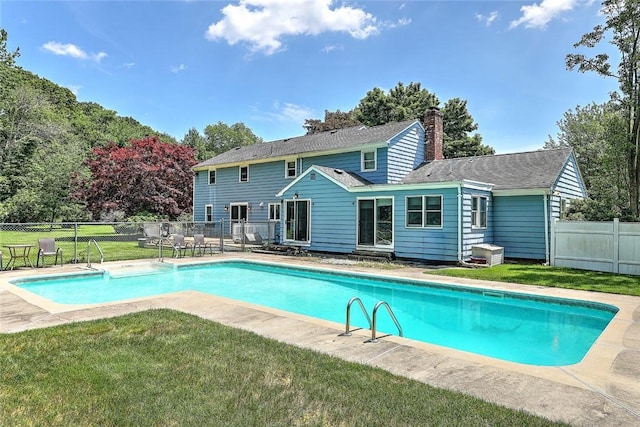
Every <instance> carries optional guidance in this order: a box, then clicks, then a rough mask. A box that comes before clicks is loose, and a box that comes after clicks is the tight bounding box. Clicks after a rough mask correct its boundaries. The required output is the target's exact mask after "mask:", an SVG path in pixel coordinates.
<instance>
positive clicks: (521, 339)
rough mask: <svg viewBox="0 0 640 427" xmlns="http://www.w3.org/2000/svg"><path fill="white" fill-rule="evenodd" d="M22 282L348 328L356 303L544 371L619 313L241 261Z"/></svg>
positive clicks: (66, 300)
mask: <svg viewBox="0 0 640 427" xmlns="http://www.w3.org/2000/svg"><path fill="white" fill-rule="evenodd" d="M13 283H14V284H15V285H17V286H20V287H21V288H24V289H26V290H28V291H30V292H33V293H35V294H37V295H40V296H43V297H45V298H47V299H50V300H52V301H55V302H58V303H62V304H92V303H104V302H111V301H120V300H125V299H130V298H138V297H143V296H151V295H159V294H164V293H169V292H177V291H182V290H197V291H202V292H206V293H209V294H213V295H218V296H223V297H227V298H232V299H236V300H241V301H246V302H250V303H255V304H259V305H263V306H268V307H273V308H277V309H281V310H286V311H289V312H294V313H299V314H304V315H307V316H312V317H316V318H321V319H325V320H330V321H334V322H339V323H342V324H344V322H345V312H346V305H347V302H348V301H349V300H350V299H351V298H352V297H354V296H357V297H359V298H360V299H361V300H362V302H363V303H364V306H365V307H366V309H367V311H368V312H369V315H371V310H372V309H373V307H374V305H375V304H376V303H377V302H378V301H386V302H387V303H388V304H389V306H390V307H391V308H392V310H393V312H394V314H395V316H396V318H397V319H398V321H399V323H400V325H401V326H402V329H403V332H404V336H405V337H407V338H411V339H415V340H419V341H424V342H428V343H432V344H437V345H441V346H445V347H451V348H455V349H458V350H463V351H468V352H473V353H477V354H482V355H486V356H491V357H495V358H499V359H503V360H509V361H513V362H519V363H526V364H532V365H540V366H561V365H569V364H573V363H577V362H579V361H580V360H581V359H582V358H583V357H584V355H585V354H586V353H587V351H588V350H589V348H590V347H591V346H592V345H593V343H594V342H595V340H596V339H597V338H598V336H599V335H600V333H601V332H602V331H603V330H604V328H605V327H606V326H607V324H608V323H609V321H610V320H611V319H612V318H613V316H614V315H615V313H616V312H617V311H618V309H617V308H616V307H613V306H609V305H605V304H599V303H593V302H586V301H576V300H567V299H558V298H546V297H540V296H534V295H526V294H518V293H509V292H496V291H495V290H482V289H474V288H466V287H458V286H455V287H452V286H446V285H439V284H433V283H424V282H410V281H404V280H401V279H393V280H390V279H386V278H379V277H375V276H366V275H357V274H351V275H350V274H338V273H331V272H327V271H319V270H310V269H301V268H289V267H280V266H276V265H268V264H259V263H250V262H235V261H234V262H217V263H211V264H200V265H193V266H180V267H163V268H158V269H157V270H155V271H154V272H152V273H149V274H144V275H142V274H140V275H127V276H122V277H117V276H112V275H110V274H109V273H104V274H102V273H100V274H85V275H66V276H50V277H44V276H43V277H40V278H35V279H18V280H15V281H14V282H13ZM351 313H352V318H351V327H352V328H354V327H362V328H366V329H368V327H369V325H368V323H367V321H366V319H365V317H364V315H363V314H362V311H361V310H360V308H359V306H357V304H356V305H354V306H353V307H352V310H351ZM377 329H378V331H379V333H378V335H379V336H380V335H383V334H385V333H391V334H394V335H397V333H398V329H397V328H396V326H395V325H394V324H393V323H392V321H391V319H390V316H389V315H388V314H387V313H386V310H384V309H382V310H378V327H377Z"/></svg>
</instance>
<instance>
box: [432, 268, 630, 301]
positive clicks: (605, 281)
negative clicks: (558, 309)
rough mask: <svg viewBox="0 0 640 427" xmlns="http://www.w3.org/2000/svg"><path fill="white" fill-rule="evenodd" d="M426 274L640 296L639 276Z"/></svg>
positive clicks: (518, 271) (495, 271)
mask: <svg viewBox="0 0 640 427" xmlns="http://www.w3.org/2000/svg"><path fill="white" fill-rule="evenodd" d="M425 273H426V274H437V275H440V276H451V277H465V278H469V279H478V280H491V281H496V282H510V283H522V284H525V285H535V286H548V287H552V288H566V289H577V290H583V291H596V292H607V293H611V294H622V295H633V296H640V276H624V275H620V274H610V273H601V272H596V271H586V270H574V269H570V268H559V267H548V266H545V265H539V264H538V265H536V264H500V265H495V266H492V267H490V268H446V269H436V270H427V271H425Z"/></svg>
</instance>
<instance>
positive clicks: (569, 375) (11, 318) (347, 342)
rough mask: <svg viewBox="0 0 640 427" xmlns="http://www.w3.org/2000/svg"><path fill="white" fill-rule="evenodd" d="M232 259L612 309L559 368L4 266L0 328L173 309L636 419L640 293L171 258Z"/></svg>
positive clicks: (579, 411)
mask: <svg viewBox="0 0 640 427" xmlns="http://www.w3.org/2000/svg"><path fill="white" fill-rule="evenodd" d="M239 259H242V260H249V261H258V262H271V263H274V262H275V263H278V264H279V265H292V266H303V267H311V268H316V269H325V270H331V271H335V270H343V271H346V272H357V273H365V274H374V275H379V276H385V277H398V278H403V279H411V280H419V281H430V282H437V283H443V284H446V285H452V286H456V285H463V286H467V287H481V288H489V289H493V290H499V291H507V292H521V293H526V294H533V295H542V296H551V297H559V298H569V299H577V300H587V301H595V302H599V303H604V304H609V305H614V306H616V307H618V308H619V311H618V313H617V314H616V316H615V317H614V318H613V320H612V321H611V323H610V324H609V326H608V327H607V328H606V329H605V331H604V332H603V333H602V334H601V336H600V337H599V338H598V340H596V342H595V343H594V345H593V346H592V348H591V349H590V351H589V352H588V353H587V355H586V356H585V357H584V359H583V360H582V361H581V362H579V363H577V364H574V365H568V366H561V367H544V366H532V365H523V364H519V363H514V362H508V361H502V360H499V359H494V358H490V357H486V356H481V355H476V354H471V353H467V352H463V351H459V350H454V349H449V348H445V347H441V346H436V345H431V344H427V343H422V342H418V341H414V340H409V339H404V338H400V337H396V336H387V337H384V338H382V339H381V340H380V341H379V342H378V343H365V342H364V341H366V340H367V339H368V338H370V331H369V330H359V331H355V332H354V333H353V335H352V336H350V337H339V336H338V334H340V333H341V332H344V324H337V323H335V322H329V321H324V320H320V319H315V318H310V317H307V316H303V315H297V314H293V313H288V312H283V311H280V310H276V309H270V308H267V307H262V306H256V305H253V304H249V303H242V302H238V301H234V300H230V299H226V298H222V297H216V296H212V295H207V294H203V293H200V292H196V291H183V292H177V293H173V294H165V295H161V296H157V297H145V298H137V299H133V300H128V301H124V302H116V303H104V304H92V305H81V306H80V305H73V306H70V305H64V304H56V303H53V302H51V301H49V300H46V299H44V298H41V297H38V296H36V295H33V294H31V293H30V292H27V291H25V290H23V289H20V288H18V287H16V286H14V285H11V284H10V283H9V280H10V279H15V278H18V277H27V276H36V275H42V274H61V273H69V272H80V271H86V270H81V269H80V266H79V265H68V266H64V267H49V268H46V269H44V270H43V269H20V270H15V271H4V272H1V273H0V333H12V332H20V331H23V330H27V329H33V328H41V327H47V326H53V325H59V324H64V323H69V322H74V321H82V320H92V319H98V318H104V317H111V316H118V315H122V314H126V313H132V312H136V311H142V310H147V309H151V308H170V309H175V310H180V311H184V312H188V313H191V314H195V315H198V316H200V317H203V318H205V319H209V320H212V321H216V322H219V323H223V324H226V325H229V326H234V327H239V328H242V329H246V330H250V331H253V332H256V333H258V334H260V335H263V336H267V337H269V338H274V339H277V340H279V341H283V342H286V343H289V344H294V345H298V346H302V347H306V348H310V349H314V350H317V351H321V352H324V353H327V354H331V355H334V356H337V357H340V358H343V359H346V360H350V361H354V362H358V363H364V364H368V365H372V366H377V367H380V368H382V369H386V370H388V371H390V372H393V373H395V374H398V375H403V376H407V377H410V378H414V379H416V380H419V381H422V382H425V383H428V384H430V385H433V386H437V387H442V388H447V389H450V390H455V391H460V392H463V393H466V394H470V395H473V396H476V397H480V398H482V399H484V400H487V401H491V402H494V403H497V404H500V405H504V406H507V407H511V408H514V409H522V410H525V411H527V412H531V413H534V414H537V415H541V416H544V417H547V418H550V419H553V420H558V421H564V422H568V423H571V424H575V425H595V424H597V425H599V426H602V425H611V426H614V425H615V426H618V425H634V424H635V425H640V297H630V296H623V295H614V294H604V293H597V292H586V291H573V290H567V289H559V288H546V287H538V286H529V285H519V284H510V283H501V282H487V281H478V280H470V279H460V278H450V277H443V276H436V275H431V274H429V275H425V274H424V270H425V268H424V267H423V266H418V267H402V268H398V269H389V270H381V269H377V268H371V267H365V266H362V265H350V264H342V263H322V262H318V259H309V258H306V257H288V256H287V257H285V256H282V255H269V254H251V253H242V254H237V253H230V254H221V255H214V256H208V257H204V258H183V259H178V260H174V259H172V260H171V261H170V262H171V263H175V264H184V263H193V262H212V261H218V260H239ZM149 263H150V261H149V260H146V261H130V262H129V261H127V262H124V261H121V262H113V263H105V264H103V265H99V266H97V267H99V268H106V269H126V268H140V266H142V265H149ZM94 267H96V265H94Z"/></svg>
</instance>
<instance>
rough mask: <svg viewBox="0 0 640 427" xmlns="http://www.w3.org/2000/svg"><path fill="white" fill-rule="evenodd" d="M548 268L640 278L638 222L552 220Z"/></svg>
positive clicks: (639, 232)
mask: <svg viewBox="0 0 640 427" xmlns="http://www.w3.org/2000/svg"><path fill="white" fill-rule="evenodd" d="M551 265H553V266H557V267H570V268H579V269H583V270H594V271H605V272H608V273H619V274H634V275H640V223H638V222H620V221H619V220H618V219H614V220H613V221H609V222H588V221H555V222H553V223H552V225H551Z"/></svg>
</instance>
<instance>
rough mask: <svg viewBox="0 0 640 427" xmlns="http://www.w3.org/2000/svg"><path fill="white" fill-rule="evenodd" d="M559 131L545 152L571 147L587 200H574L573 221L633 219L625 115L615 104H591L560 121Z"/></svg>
mask: <svg viewBox="0 0 640 427" xmlns="http://www.w3.org/2000/svg"><path fill="white" fill-rule="evenodd" d="M558 128H559V132H558V135H557V137H556V138H555V139H554V138H552V137H549V140H548V141H547V142H546V143H545V145H544V148H545V149H552V148H560V147H572V148H573V151H574V154H575V156H576V160H577V162H578V166H579V167H580V171H581V172H582V177H583V179H584V183H585V186H586V187H587V190H588V196H589V197H588V199H587V200H585V201H584V202H580V203H575V202H573V201H572V204H571V207H570V209H569V211H568V214H569V215H570V216H569V218H570V219H578V220H589V221H603V220H612V219H613V218H616V217H617V218H621V219H623V220H630V219H632V214H631V212H630V210H629V206H628V200H629V195H628V192H627V191H626V190H625V189H627V188H628V186H629V182H628V179H629V175H628V170H627V168H628V162H627V161H626V158H625V151H626V150H625V149H624V148H623V146H624V145H625V144H626V140H625V135H624V128H625V125H624V115H623V114H622V112H621V111H620V109H619V108H618V106H617V105H616V104H615V103H613V102H608V103H605V104H595V103H593V104H590V105H587V106H585V107H580V106H578V107H576V108H575V110H570V111H567V112H566V113H565V114H564V116H563V118H562V119H561V120H560V121H558Z"/></svg>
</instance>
